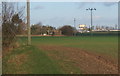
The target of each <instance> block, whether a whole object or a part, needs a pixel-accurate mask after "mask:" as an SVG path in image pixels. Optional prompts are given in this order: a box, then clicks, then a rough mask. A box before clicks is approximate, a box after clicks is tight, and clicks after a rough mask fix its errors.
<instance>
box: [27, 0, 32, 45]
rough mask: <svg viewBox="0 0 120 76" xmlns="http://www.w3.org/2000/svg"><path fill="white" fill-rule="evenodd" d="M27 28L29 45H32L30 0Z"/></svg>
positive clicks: (28, 2)
mask: <svg viewBox="0 0 120 76" xmlns="http://www.w3.org/2000/svg"><path fill="white" fill-rule="evenodd" d="M27 30H28V43H27V44H28V45H31V28H30V1H29V0H27Z"/></svg>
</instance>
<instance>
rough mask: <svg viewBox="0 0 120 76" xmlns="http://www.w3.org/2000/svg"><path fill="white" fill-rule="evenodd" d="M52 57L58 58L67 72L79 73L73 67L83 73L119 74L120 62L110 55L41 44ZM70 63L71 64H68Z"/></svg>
mask: <svg viewBox="0 0 120 76" xmlns="http://www.w3.org/2000/svg"><path fill="white" fill-rule="evenodd" d="M39 48H40V49H42V50H44V51H46V52H47V54H48V56H50V58H52V59H54V60H57V61H58V62H59V63H58V64H60V66H61V67H62V68H63V69H64V70H65V71H67V73H71V74H74V73H77V72H76V71H73V68H79V69H80V71H81V72H82V74H117V73H118V68H117V67H118V62H117V59H113V58H112V57H110V56H107V55H102V54H97V53H93V52H88V51H85V50H82V49H80V48H73V47H64V46H53V45H40V46H39ZM66 64H70V66H66Z"/></svg>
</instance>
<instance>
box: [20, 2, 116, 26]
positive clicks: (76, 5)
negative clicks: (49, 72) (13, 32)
mask: <svg viewBox="0 0 120 76" xmlns="http://www.w3.org/2000/svg"><path fill="white" fill-rule="evenodd" d="M19 5H25V3H24V2H23V3H20V4H19ZM87 8H96V9H97V10H96V11H93V25H94V26H96V25H101V26H102V25H106V26H114V25H115V24H118V3H117V2H114V3H113V2H31V7H30V9H31V10H30V11H31V24H36V23H39V22H41V23H42V24H44V25H51V26H54V27H60V26H63V25H72V26H73V25H74V21H73V20H74V18H76V27H78V25H79V24H86V25H88V26H89V25H90V11H86V9H87Z"/></svg>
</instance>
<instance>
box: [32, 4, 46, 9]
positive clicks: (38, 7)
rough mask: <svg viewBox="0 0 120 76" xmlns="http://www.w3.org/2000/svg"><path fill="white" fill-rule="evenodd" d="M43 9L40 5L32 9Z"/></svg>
mask: <svg viewBox="0 0 120 76" xmlns="http://www.w3.org/2000/svg"><path fill="white" fill-rule="evenodd" d="M44 8H45V7H43V6H40V5H39V6H36V7H34V9H35V10H38V9H44Z"/></svg>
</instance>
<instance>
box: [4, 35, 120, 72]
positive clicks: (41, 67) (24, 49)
mask: <svg viewBox="0 0 120 76" xmlns="http://www.w3.org/2000/svg"><path fill="white" fill-rule="evenodd" d="M18 41H19V42H20V44H21V47H19V48H17V49H15V50H13V51H12V52H11V53H10V54H9V55H8V56H6V57H5V58H4V63H5V64H4V65H3V67H4V68H7V69H4V68H3V69H4V70H3V73H8V74H10V73H14V74H16V73H17V74H19V73H25V74H26V73H31V74H69V73H77V74H81V73H82V70H81V68H79V67H75V65H74V62H73V61H72V60H71V61H70V58H68V57H71V56H69V55H68V54H69V53H67V52H69V51H72V52H74V50H75V51H76V50H77V49H81V50H83V51H86V52H89V53H94V54H97V55H100V56H101V55H103V56H107V57H108V58H109V57H110V59H113V60H117V57H118V37H117V36H106V37H105V36H99V37H97V36H96V37H95V36H94V37H90V36H83V37H80V36H79V37H52V36H51V37H32V46H25V45H26V43H27V38H26V37H20V38H18ZM69 48H71V49H73V50H71V49H69ZM78 51H79V50H78ZM72 52H71V53H70V54H71V55H72ZM22 54H25V55H22ZM16 56H18V57H16ZM20 57H21V58H20ZM21 59H24V60H23V61H22V60H21ZM67 59H68V60H67ZM71 59H72V58H71ZM110 59H108V60H110ZM65 60H66V61H65ZM19 62H23V63H20V64H19V65H18V63H19ZM16 67H17V68H16Z"/></svg>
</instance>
